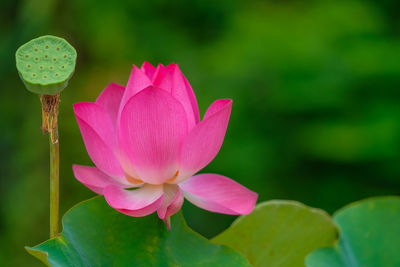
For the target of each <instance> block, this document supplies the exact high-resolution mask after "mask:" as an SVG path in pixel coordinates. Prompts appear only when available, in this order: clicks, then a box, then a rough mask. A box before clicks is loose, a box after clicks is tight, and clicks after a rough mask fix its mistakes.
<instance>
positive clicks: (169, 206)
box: [157, 184, 183, 220]
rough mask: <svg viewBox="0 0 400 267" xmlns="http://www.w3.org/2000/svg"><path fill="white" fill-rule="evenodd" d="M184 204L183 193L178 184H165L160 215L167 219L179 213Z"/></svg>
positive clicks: (158, 211) (161, 217) (158, 212)
mask: <svg viewBox="0 0 400 267" xmlns="http://www.w3.org/2000/svg"><path fill="white" fill-rule="evenodd" d="M182 204H183V194H182V191H181V190H180V189H179V187H178V186H177V185H172V184H171V185H170V184H164V199H163V202H162V204H161V206H160V208H159V209H158V210H157V214H158V217H159V218H160V219H162V220H163V219H165V218H167V217H170V216H172V215H174V214H175V213H177V212H178V211H179V210H180V209H181V207H182Z"/></svg>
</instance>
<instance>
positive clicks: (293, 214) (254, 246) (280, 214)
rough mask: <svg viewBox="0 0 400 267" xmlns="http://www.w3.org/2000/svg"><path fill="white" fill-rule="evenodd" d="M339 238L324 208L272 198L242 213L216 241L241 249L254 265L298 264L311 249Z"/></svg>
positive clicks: (302, 261)
mask: <svg viewBox="0 0 400 267" xmlns="http://www.w3.org/2000/svg"><path fill="white" fill-rule="evenodd" d="M336 239H337V228H336V227H335V225H334V223H333V221H332V220H331V218H330V216H329V215H328V214H326V213H325V212H324V211H322V210H319V209H314V208H310V207H307V206H305V205H303V204H301V203H298V202H295V201H284V200H273V201H267V202H264V203H261V204H259V205H257V207H256V208H255V210H254V211H253V212H252V213H251V214H249V215H245V216H241V217H239V218H238V219H237V220H236V221H235V222H234V223H233V224H232V226H231V227H230V228H229V229H227V230H226V231H225V232H223V233H222V234H220V235H218V236H217V237H215V238H214V239H213V241H214V242H216V243H219V244H224V245H227V246H229V247H231V248H233V249H235V250H237V251H240V252H241V253H242V254H243V255H245V256H247V258H248V259H249V261H250V263H252V264H253V265H254V266H268V267H274V266H285V267H290V266H294V267H299V266H304V258H305V257H306V255H307V254H308V253H310V252H311V251H313V250H314V249H316V248H320V247H324V246H329V245H332V244H333V242H334V241H335V240H336Z"/></svg>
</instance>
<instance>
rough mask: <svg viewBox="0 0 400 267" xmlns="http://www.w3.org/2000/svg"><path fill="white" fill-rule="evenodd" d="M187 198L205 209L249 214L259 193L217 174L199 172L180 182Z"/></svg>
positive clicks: (225, 212)
mask: <svg viewBox="0 0 400 267" xmlns="http://www.w3.org/2000/svg"><path fill="white" fill-rule="evenodd" d="M179 187H180V188H181V189H182V190H183V194H184V195H185V198H186V199H187V200H189V201H190V202H192V203H193V204H194V205H196V206H198V207H200V208H203V209H205V210H209V211H213V212H218V213H224V214H231V215H240V214H249V213H250V212H251V211H252V210H253V208H254V206H255V204H256V201H257V197H258V195H257V193H255V192H253V191H251V190H249V189H247V188H246V187H244V186H242V185H240V184H239V183H237V182H235V181H233V180H231V179H229V178H227V177H225V176H222V175H217V174H199V175H196V176H193V177H191V178H190V179H187V180H186V181H184V182H183V183H181V184H179Z"/></svg>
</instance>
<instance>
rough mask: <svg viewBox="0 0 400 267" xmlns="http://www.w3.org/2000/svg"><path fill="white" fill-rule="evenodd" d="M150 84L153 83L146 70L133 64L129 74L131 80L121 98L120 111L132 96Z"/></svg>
mask: <svg viewBox="0 0 400 267" xmlns="http://www.w3.org/2000/svg"><path fill="white" fill-rule="evenodd" d="M150 85H152V83H151V81H150V79H149V77H147V75H146V74H145V73H144V71H142V70H140V69H138V67H136V66H135V65H133V68H132V72H131V75H130V76H129V80H128V83H127V85H126V88H125V92H124V95H123V97H122V100H121V105H120V108H119V112H121V111H122V109H123V108H124V106H125V104H126V102H128V101H129V100H130V99H131V97H132V96H134V95H136V94H137V93H139V92H140V91H141V90H143V89H145V88H146V87H148V86H150Z"/></svg>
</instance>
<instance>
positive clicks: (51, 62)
mask: <svg viewBox="0 0 400 267" xmlns="http://www.w3.org/2000/svg"><path fill="white" fill-rule="evenodd" d="M15 58H16V62H17V70H18V73H19V76H20V77H21V79H22V81H23V82H24V84H25V86H26V88H27V89H28V90H29V91H31V92H34V93H37V94H41V95H55V94H58V93H60V92H61V91H62V90H63V89H64V88H65V87H67V85H68V81H69V79H70V78H71V77H72V74H73V73H74V69H75V63H76V50H75V48H73V47H72V46H71V45H70V44H69V43H68V42H67V41H66V40H64V39H62V38H59V37H55V36H51V35H46V36H41V37H39V38H36V39H33V40H31V41H29V42H27V43H26V44H24V45H22V46H21V47H20V48H18V50H17V52H16V53H15Z"/></svg>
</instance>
